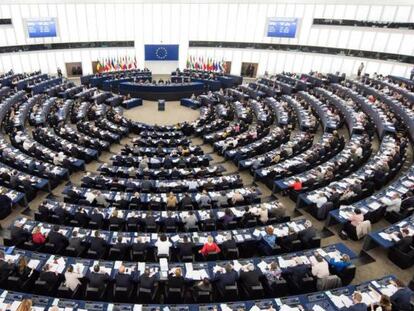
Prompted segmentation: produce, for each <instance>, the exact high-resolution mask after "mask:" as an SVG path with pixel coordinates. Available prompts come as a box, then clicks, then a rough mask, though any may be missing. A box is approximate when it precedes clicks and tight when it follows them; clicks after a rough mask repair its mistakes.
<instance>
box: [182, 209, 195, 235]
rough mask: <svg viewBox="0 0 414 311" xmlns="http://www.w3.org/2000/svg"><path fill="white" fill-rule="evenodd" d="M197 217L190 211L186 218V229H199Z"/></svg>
mask: <svg viewBox="0 0 414 311" xmlns="http://www.w3.org/2000/svg"><path fill="white" fill-rule="evenodd" d="M197 221H198V220H197V216H196V215H195V214H194V212H193V211H189V212H188V215H187V216H185V217H184V227H185V229H186V230H189V229H190V228H196V227H197Z"/></svg>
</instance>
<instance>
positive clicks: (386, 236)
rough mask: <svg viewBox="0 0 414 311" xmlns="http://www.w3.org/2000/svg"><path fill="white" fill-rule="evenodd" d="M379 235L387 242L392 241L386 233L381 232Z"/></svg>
mask: <svg viewBox="0 0 414 311" xmlns="http://www.w3.org/2000/svg"><path fill="white" fill-rule="evenodd" d="M378 235H379V236H380V237H381V238H383V239H384V240H387V241H392V238H391V235H389V234H388V233H385V232H380V233H378Z"/></svg>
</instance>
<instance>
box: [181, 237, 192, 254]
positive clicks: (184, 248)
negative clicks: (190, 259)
mask: <svg viewBox="0 0 414 311" xmlns="http://www.w3.org/2000/svg"><path fill="white" fill-rule="evenodd" d="M193 247H194V244H193V242H191V241H190V240H189V239H188V236H186V235H185V236H184V237H183V242H182V243H178V255H179V256H180V258H183V257H187V256H192V255H193Z"/></svg>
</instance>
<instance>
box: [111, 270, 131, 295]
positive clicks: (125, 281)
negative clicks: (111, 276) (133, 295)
mask: <svg viewBox="0 0 414 311" xmlns="http://www.w3.org/2000/svg"><path fill="white" fill-rule="evenodd" d="M126 272H127V271H126V268H125V266H124V265H121V266H120V267H119V269H118V273H117V274H116V276H115V285H116V286H117V287H125V288H127V290H128V292H129V291H130V290H131V289H132V287H133V283H132V282H133V279H132V276H131V274H128V273H126Z"/></svg>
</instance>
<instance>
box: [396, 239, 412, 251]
mask: <svg viewBox="0 0 414 311" xmlns="http://www.w3.org/2000/svg"><path fill="white" fill-rule="evenodd" d="M412 244H413V238H412V237H411V236H406V237H404V238H402V239H401V240H399V241H398V242H397V243H395V246H394V247H395V248H397V249H399V250H400V251H402V252H404V253H408V252H409V251H410V250H411V248H410V246H411V245H412Z"/></svg>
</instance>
